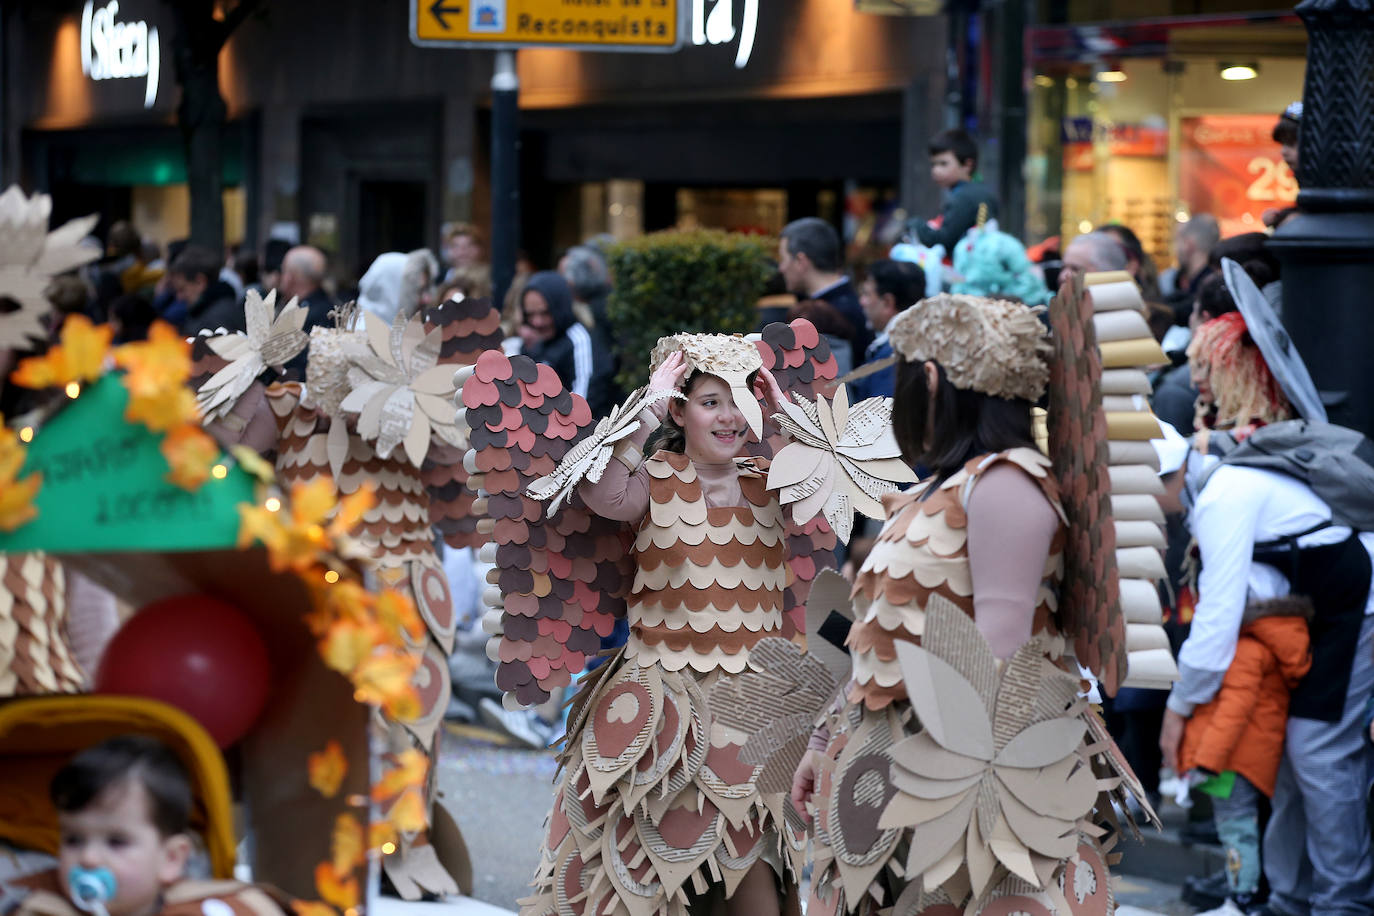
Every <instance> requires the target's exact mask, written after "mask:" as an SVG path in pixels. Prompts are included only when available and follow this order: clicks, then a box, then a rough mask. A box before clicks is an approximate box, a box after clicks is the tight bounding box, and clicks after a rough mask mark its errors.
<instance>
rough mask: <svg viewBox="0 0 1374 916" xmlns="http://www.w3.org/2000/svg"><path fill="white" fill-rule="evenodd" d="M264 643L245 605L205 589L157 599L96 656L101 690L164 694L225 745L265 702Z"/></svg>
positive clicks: (267, 682) (267, 677)
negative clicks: (242, 607)
mask: <svg viewBox="0 0 1374 916" xmlns="http://www.w3.org/2000/svg"><path fill="white" fill-rule="evenodd" d="M270 680H271V677H270V668H269V664H268V660H267V646H266V645H264V644H263V641H262V637H261V636H260V635H259V634H258V631H257V628H256V627H254V626H253V623H252V621H251V620H249V619H248V617H247V616H245V615H244V613H243V612H242V611H240V610H239V609H238V608H236V607H234V606H233V605H230V604H226V603H225V602H223V601H220V600H219V599H217V598H211V597H209V596H207V595H181V596H179V597H175V598H164V599H163V600H161V601H156V602H154V603H152V604H150V605H148V606H146V607H144V608H143V609H142V610H140V611H139V612H138V613H136V614H134V616H132V617H130V618H129V620H128V621H127V622H125V624H124V626H122V627H120V628H119V632H117V633H115V635H114V638H113V639H111V640H110V644H109V646H107V647H106V649H105V654H104V656H103V657H102V658H101V661H100V670H99V671H98V672H97V674H96V677H95V689H96V691H97V692H98V693H121V694H127V695H132V696H141V697H149V698H151V699H155V700H161V701H163V702H164V703H168V704H170V705H172V706H175V707H177V708H178V709H181V710H182V711H183V712H185V713H187V714H188V715H190V716H191V717H192V718H193V719H195V720H196V721H197V722H199V723H200V724H201V725H202V726H204V728H205V730H206V731H207V732H209V733H210V736H211V737H212V738H214V739H215V743H216V744H218V745H219V746H220V747H222V748H224V747H228V746H229V745H231V744H233V743H234V742H235V741H237V740H238V739H239V738H242V737H243V736H244V735H245V734H247V733H248V730H249V729H250V728H252V727H253V723H254V722H255V721H256V720H257V718H258V715H259V714H260V713H261V712H262V708H263V706H264V705H266V703H267V693H268V689H269V687H270Z"/></svg>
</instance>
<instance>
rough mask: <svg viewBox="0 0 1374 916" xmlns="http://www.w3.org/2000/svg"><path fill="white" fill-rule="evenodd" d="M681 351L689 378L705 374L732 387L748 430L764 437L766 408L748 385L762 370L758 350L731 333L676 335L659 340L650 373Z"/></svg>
mask: <svg viewBox="0 0 1374 916" xmlns="http://www.w3.org/2000/svg"><path fill="white" fill-rule="evenodd" d="M679 350H680V351H682V355H683V358H684V359H685V360H686V361H687V377H691V375H692V373H693V372H705V373H706V374H707V375H714V376H716V377H717V378H719V379H721V380H723V381H724V382H725V383H726V384H727V385H729V386H730V394H731V396H732V397H733V398H734V399H735V406H736V407H738V408H739V412H740V413H741V414H743V415H744V420H745V422H746V423H748V424H749V430H750V431H751V432H752V433H753V434H754V435H755V436H757V437H759V438H763V408H761V407H760V406H759V399H758V398H757V397H755V396H754V392H753V390H752V389H751V388H750V386H749V374H750V373H751V372H757V371H758V370H759V369H761V368H763V357H761V356H760V355H759V351H758V348H757V347H755V346H754V344H753V343H752V342H751V341H749V340H746V339H745V338H743V337H736V336H733V335H730V334H674V335H673V336H671V337H660V338H659V341H658V345H657V346H655V347H654V352H653V356H651V357H650V358H649V371H650V372H653V371H654V370H655V369H657V368H658V367H659V366H660V365H661V364H662V363H663V361H664V360H665V359H667V358H668V356H669V355H670V354H672V353H674V352H676V351H679Z"/></svg>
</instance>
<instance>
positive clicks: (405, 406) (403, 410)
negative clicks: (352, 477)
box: [341, 313, 466, 467]
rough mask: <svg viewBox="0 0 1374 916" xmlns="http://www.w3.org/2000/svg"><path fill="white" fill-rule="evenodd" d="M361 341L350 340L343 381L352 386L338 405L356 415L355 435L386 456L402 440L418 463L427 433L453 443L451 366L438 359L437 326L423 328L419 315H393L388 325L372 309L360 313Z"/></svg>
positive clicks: (456, 440) (458, 442) (457, 440)
mask: <svg viewBox="0 0 1374 916" xmlns="http://www.w3.org/2000/svg"><path fill="white" fill-rule="evenodd" d="M363 321H364V325H365V327H366V331H367V333H366V341H367V343H366V344H365V345H360V344H358V343H357V342H355V341H350V349H349V352H348V359H349V363H350V365H349V369H348V383H349V385H350V386H352V389H353V390H352V391H350V392H349V393H348V396H347V397H345V398H344V399H343V403H342V405H341V408H342V410H343V411H344V412H346V413H355V414H357V415H358V435H360V436H362V437H363V439H365V440H367V441H368V442H372V443H375V446H374V447H375V448H376V450H377V455H378V456H379V457H381V458H389V457H390V456H391V453H392V452H393V451H394V450H395V449H396V446H398V445H402V444H404V446H405V452H406V457H407V458H409V459H410V462H411V464H413V465H415V466H416V467H419V466H420V465H421V464H422V463H423V462H424V460H425V455H426V454H428V452H429V440H430V435H431V434H433V435H437V436H438V437H439V438H440V439H442V440H444V441H445V442H447V443H449V444H450V445H453V446H457V447H464V446H465V445H466V443H465V442H464V440H463V437H462V436H461V434H460V433H459V431H458V425H457V421H458V411H457V406H456V405H455V403H454V394H455V393H456V392H457V389H456V388H455V387H454V384H453V374H454V371H453V367H452V366H448V365H442V366H441V365H439V344H440V341H441V339H442V336H443V331H442V330H441V329H440V328H435V329H434V330H432V331H430V332H429V333H428V334H426V333H425V326H424V322H423V320H422V319H421V317H420V316H419V315H415V316H413V317H411V318H409V319H407V318H406V317H405V316H402V315H398V316H396V321H395V323H394V324H392V325H391V327H390V329H388V328H387V327H386V325H384V324H383V323H382V322H381V321H380V320H379V319H377V318H376V317H375V316H373V315H372V314H370V313H368V314H365V315H364V317H363Z"/></svg>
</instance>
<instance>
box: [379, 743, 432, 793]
mask: <svg viewBox="0 0 1374 916" xmlns="http://www.w3.org/2000/svg"><path fill="white" fill-rule="evenodd" d="M395 759H396V765H395V766H394V767H392V768H390V769H388V770H387V771H386V772H385V773H383V774H382V778H381V779H379V780H377V782H376V783H375V784H374V785H373V786H372V800H373V801H386V800H387V799H388V798H395V797H396V796H397V795H400V794H401V793H402V792H406V791H409V790H411V789H419V788H421V787H423V786H424V784H425V777H426V776H428V775H429V758H428V757H426V756H425V755H424V754H422V753H420V752H419V751H417V750H413V749H412V750H408V751H401V753H399V754H397V755H395Z"/></svg>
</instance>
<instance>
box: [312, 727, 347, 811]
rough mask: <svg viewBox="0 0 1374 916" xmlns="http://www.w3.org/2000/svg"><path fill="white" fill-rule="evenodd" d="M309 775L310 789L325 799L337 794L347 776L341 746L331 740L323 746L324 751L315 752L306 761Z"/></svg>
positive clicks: (345, 758) (345, 759) (345, 760)
mask: <svg viewBox="0 0 1374 916" xmlns="http://www.w3.org/2000/svg"><path fill="white" fill-rule="evenodd" d="M306 766H307V769H308V771H309V773H310V787H311V788H312V789H314V790H315V791H316V792H319V793H320V794H321V795H323V796H324V797H325V798H333V797H334V796H335V795H338V794H339V788H340V787H341V786H342V785H343V781H344V777H345V776H347V775H348V758H347V757H345V756H344V752H343V746H342V745H341V744H339V742H338V741H335V740H334V739H333V738H331V739H329V742H328V743H327V744H325V746H324V750H322V751H316V752H315V753H313V754H311V755H310V756H309V757H308V758H307V759H306Z"/></svg>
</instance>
